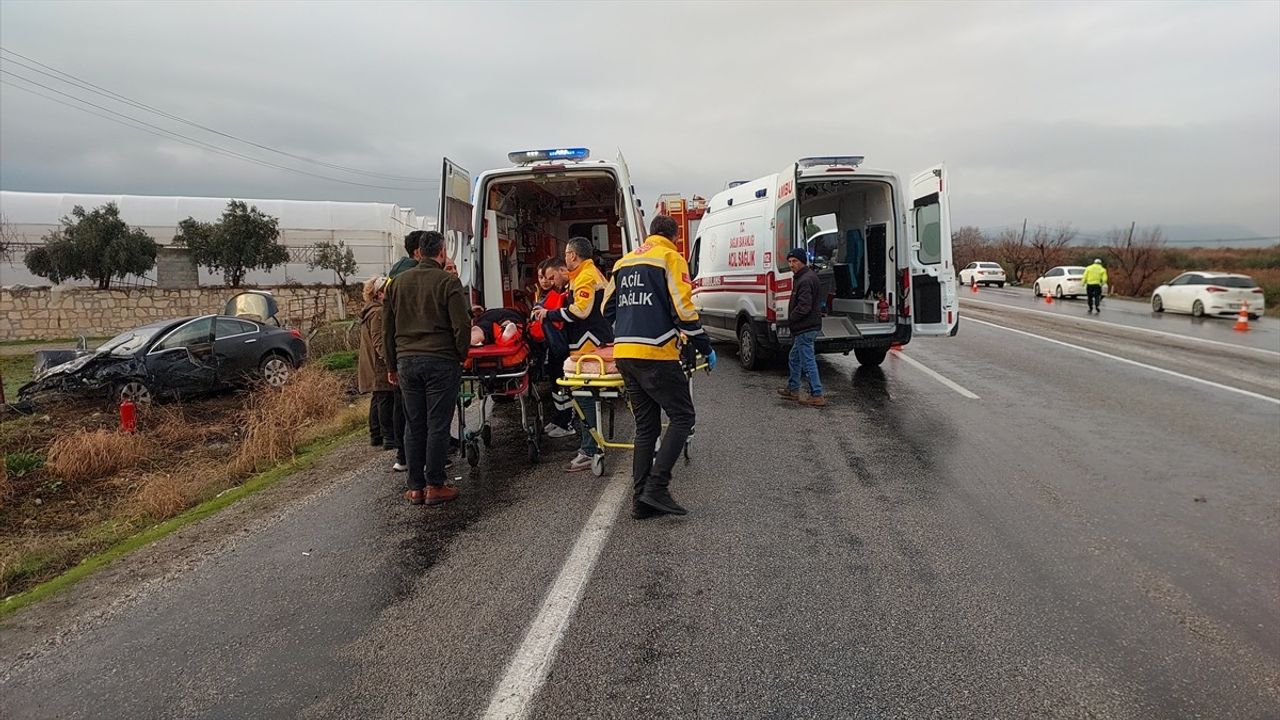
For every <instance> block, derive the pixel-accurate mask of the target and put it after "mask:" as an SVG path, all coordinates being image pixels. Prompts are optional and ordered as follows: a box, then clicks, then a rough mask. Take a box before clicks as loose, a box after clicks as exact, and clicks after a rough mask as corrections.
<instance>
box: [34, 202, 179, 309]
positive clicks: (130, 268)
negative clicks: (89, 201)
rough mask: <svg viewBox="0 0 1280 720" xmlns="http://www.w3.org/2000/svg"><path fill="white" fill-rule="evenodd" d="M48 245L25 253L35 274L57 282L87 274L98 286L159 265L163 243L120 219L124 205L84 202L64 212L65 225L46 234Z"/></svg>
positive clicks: (45, 242) (103, 287) (63, 222)
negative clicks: (87, 206)
mask: <svg viewBox="0 0 1280 720" xmlns="http://www.w3.org/2000/svg"><path fill="white" fill-rule="evenodd" d="M43 240H44V247H39V248H36V249H34V250H32V251H31V252H29V253H27V256H26V258H24V263H25V264H26V266H27V269H28V270H30V271H31V272H32V273H33V274H35V275H38V276H40V277H43V278H48V279H49V280H50V281H52V282H54V283H60V282H62V281H63V280H71V279H75V280H83V279H86V278H87V279H89V280H92V281H94V282H95V283H97V285H98V289H99V290H107V289H109V288H110V287H111V279H112V278H124V277H127V276H129V275H142V274H144V273H146V272H147V271H148V270H150V269H151V268H153V267H155V265H156V254H157V253H158V252H159V250H160V246H159V245H158V244H157V243H156V241H155V240H153V239H151V236H150V235H147V233H146V232H144V231H143V230H142V229H141V228H131V227H129V226H128V225H127V224H125V222H124V220H121V219H120V209H119V208H118V207H116V204H115V203H107V204H106V205H103V206H102V207H98V208H94V209H93V210H92V211H90V212H85V209H84V208H83V207H81V206H80V205H77V206H75V207H74V208H73V209H72V210H71V215H69V216H64V217H63V218H62V227H60V228H58V229H57V230H54V231H53V232H51V233H49V234H48V235H45V236H44V238H43Z"/></svg>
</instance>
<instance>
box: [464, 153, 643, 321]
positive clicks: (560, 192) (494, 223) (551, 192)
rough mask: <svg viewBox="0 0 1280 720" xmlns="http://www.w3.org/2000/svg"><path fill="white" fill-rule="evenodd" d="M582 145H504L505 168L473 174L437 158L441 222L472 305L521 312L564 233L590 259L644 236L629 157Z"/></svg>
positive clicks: (608, 255)
mask: <svg viewBox="0 0 1280 720" xmlns="http://www.w3.org/2000/svg"><path fill="white" fill-rule="evenodd" d="M590 156H591V153H590V151H589V150H588V149H587V148H553V149H546V150H525V151H520V152H513V153H510V154H509V155H508V156H507V158H508V159H509V160H510V161H511V163H512V166H511V167H507V168H502V169H497V170H488V171H485V172H482V173H480V175H479V176H478V177H476V178H475V181H474V183H473V182H472V178H471V174H470V173H469V172H467V170H465V169H464V168H462V167H460V166H458V165H457V164H455V163H453V162H451V161H450V160H449V159H448V158H445V160H444V168H443V171H442V178H441V184H440V188H441V192H440V208H439V210H440V214H439V215H438V217H439V218H440V221H439V227H440V230H441V232H442V233H444V235H445V241H446V248H447V252H448V254H449V257H450V258H451V259H453V261H454V262H455V263H456V264H457V266H458V275H459V277H460V278H461V280H462V284H463V286H464V287H467V288H470V290H471V300H472V303H473V304H477V305H482V306H484V307H485V308H487V309H494V308H512V309H515V310H519V311H521V312H528V311H529V310H530V309H531V307H532V305H533V303H534V292H535V289H536V287H537V267H538V263H540V262H541V261H542V260H544V259H546V258H549V257H553V256H554V257H562V256H563V255H564V246H565V243H566V242H567V241H568V240H569V238H571V237H576V236H582V237H586V238H590V239H591V241H592V243H593V244H594V245H595V248H596V258H595V259H596V265H597V266H598V267H599V268H600V269H601V271H602V272H605V273H608V272H609V271H610V270H611V269H612V268H613V263H614V262H615V261H617V260H618V258H620V257H622V256H623V255H624V254H625V253H627V252H630V251H631V250H632V249H633V248H635V247H636V246H638V245H640V244H641V243H643V242H644V238H645V227H644V211H643V209H642V208H641V205H640V201H639V199H638V198H637V197H636V192H635V188H634V187H633V186H632V184H631V178H630V173H629V172H628V170H627V163H626V161H625V160H624V159H623V157H622V155H621V154H619V155H618V158H617V160H616V161H613V162H605V161H603V160H597V161H592V160H591V159H590Z"/></svg>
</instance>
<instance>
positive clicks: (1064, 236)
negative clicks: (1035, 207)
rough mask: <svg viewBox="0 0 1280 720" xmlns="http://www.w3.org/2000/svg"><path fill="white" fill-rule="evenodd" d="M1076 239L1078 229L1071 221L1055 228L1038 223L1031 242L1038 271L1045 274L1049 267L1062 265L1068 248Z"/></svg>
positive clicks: (1032, 262) (1032, 260)
mask: <svg viewBox="0 0 1280 720" xmlns="http://www.w3.org/2000/svg"><path fill="white" fill-rule="evenodd" d="M1075 239H1076V231H1075V230H1073V229H1072V228H1071V225H1070V223H1067V224H1065V225H1059V226H1057V227H1054V228H1051V227H1048V226H1047V225H1037V226H1036V229H1035V232H1033V233H1032V234H1031V242H1030V244H1029V247H1030V253H1031V265H1032V267H1034V268H1035V271H1036V272H1037V273H1039V274H1044V273H1045V272H1046V271H1047V270H1048V269H1049V268H1051V267H1053V266H1055V265H1061V264H1062V263H1063V262H1064V261H1065V258H1066V256H1067V248H1068V247H1069V246H1070V245H1071V242H1072V241H1073V240H1075Z"/></svg>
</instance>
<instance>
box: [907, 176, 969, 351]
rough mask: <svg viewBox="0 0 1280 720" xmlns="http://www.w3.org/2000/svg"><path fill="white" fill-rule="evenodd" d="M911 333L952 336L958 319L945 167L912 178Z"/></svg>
mask: <svg viewBox="0 0 1280 720" xmlns="http://www.w3.org/2000/svg"><path fill="white" fill-rule="evenodd" d="M909 197H910V207H909V208H908V218H909V219H910V223H909V228H910V230H911V232H912V237H911V238H910V240H911V249H910V253H909V255H910V258H911V262H910V270H911V326H912V327H911V332H912V334H913V335H951V334H953V332H954V329H955V327H956V322H957V321H958V319H959V304H958V299H957V297H956V277H955V266H954V263H953V262H952V259H951V214H950V211H949V209H948V206H947V177H946V167H945V166H944V165H935V166H934V167H931V168H929V169H928V170H925V171H924V172H922V173H920V174H918V175H916V176H915V177H913V178H912V179H911V193H910V196H909Z"/></svg>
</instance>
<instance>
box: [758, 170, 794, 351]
mask: <svg viewBox="0 0 1280 720" xmlns="http://www.w3.org/2000/svg"><path fill="white" fill-rule="evenodd" d="M769 190H770V191H771V192H773V196H774V203H773V205H774V216H773V221H772V222H771V223H770V225H771V227H772V228H773V246H772V247H766V248H765V253H764V271H765V277H766V278H768V279H769V293H768V298H769V302H770V303H771V304H772V305H771V307H770V308H769V310H770V312H769V321H770V322H774V321H776V320H785V319H786V317H787V305H788V303H790V302H791V284H792V277H791V276H792V272H791V266H790V265H788V264H787V253H789V252H791V249H792V248H794V247H799V246H800V245H799V241H798V240H796V214H797V213H798V212H799V210H798V208H799V205H800V203H799V202H798V201H797V200H796V198H797V197H798V195H797V193H796V164H795V163H792V164H790V165H788V166H786V167H785V168H783V169H782V172H780V173H778V181H777V183H776V184H775V187H773V188H770V189H769ZM779 336H780V337H786V336H788V332H787V331H786V330H785V329H782V328H780V329H779Z"/></svg>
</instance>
